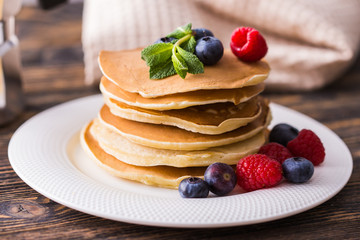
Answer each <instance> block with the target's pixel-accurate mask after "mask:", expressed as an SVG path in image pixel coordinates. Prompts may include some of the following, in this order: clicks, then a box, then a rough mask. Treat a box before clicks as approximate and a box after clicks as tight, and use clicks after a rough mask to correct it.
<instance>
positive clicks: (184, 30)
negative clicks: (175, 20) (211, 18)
mask: <svg viewBox="0 0 360 240" xmlns="http://www.w3.org/2000/svg"><path fill="white" fill-rule="evenodd" d="M191 25H192V24H191V23H188V24H186V25H184V26H181V27H178V28H176V29H175V31H173V32H172V33H170V34H169V35H167V37H173V38H177V39H180V38H182V37H184V36H186V35H188V34H191V33H192V30H191Z"/></svg>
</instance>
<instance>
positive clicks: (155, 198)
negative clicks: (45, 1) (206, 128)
mask: <svg viewBox="0 0 360 240" xmlns="http://www.w3.org/2000/svg"><path fill="white" fill-rule="evenodd" d="M102 103H103V101H102V97H101V96H100V95H96V96H90V97H85V98H81V99H77V100H74V101H70V102H67V103H64V104H61V105H58V106H56V107H53V108H51V109H48V110H46V111H44V112H42V113H40V114H38V115H36V116H34V117H33V118H31V119H30V120H28V121H27V122H25V123H24V124H23V125H22V126H21V127H20V128H19V129H18V130H17V131H16V132H15V134H14V135H13V137H12V139H11V141H10V145H9V160H10V162H11V165H12V167H13V168H14V170H15V172H16V173H17V174H18V175H19V177H20V178H21V179H22V180H24V182H26V183H27V184H28V185H29V186H30V187H32V188H33V189H35V190H36V191H38V192H39V193H41V194H43V195H44V196H46V197H48V198H50V199H52V200H54V201H56V202H58V203H61V204H63V205H65V206H68V207H70V208H73V209H76V210H79V211H82V212H85V213H88V214H92V215H95V216H99V217H104V218H108V219H113V220H117V221H124V222H129V223H136V224H144V225H153V226H166V227H191V228H196V227H225V226H236V225H245V224H253V223H260V222H266V221H270V220H275V219H279V218H283V217H287V216H290V215H294V214H296V213H300V212H303V211H306V210H308V209H310V208H313V207H315V206H317V205H319V204H321V203H323V202H325V201H326V200H328V199H330V198H331V197H333V196H334V195H335V194H337V193H338V192H339V191H340V190H341V189H342V188H343V187H344V185H345V184H346V183H347V181H348V180H349V177H350V175H351V172H352V157H351V154H350V152H349V150H348V148H347V147H346V145H345V144H344V142H343V141H342V140H341V139H340V138H339V137H338V136H337V135H336V134H335V133H333V132H332V131H331V130H329V129H328V128H326V127H325V126H324V125H322V124H320V123H319V122H316V121H315V120H313V119H311V118H309V117H307V116H305V115H303V114H300V113H298V112H295V111H293V110H290V109H288V108H285V107H282V106H279V105H277V104H271V109H272V111H273V117H274V118H273V122H272V125H274V124H276V123H279V122H286V123H290V124H292V125H294V126H295V127H297V128H299V129H302V128H308V129H312V130H313V131H314V132H316V133H317V134H318V135H319V137H320V138H321V140H322V141H323V143H324V146H325V149H326V159H325V162H324V163H323V164H322V165H320V166H318V167H316V168H315V174H314V176H313V177H312V179H311V180H310V181H309V182H307V183H305V184H289V183H286V182H283V183H281V184H280V185H279V186H277V187H274V188H270V189H264V190H258V191H254V192H250V193H241V192H240V190H239V189H235V190H234V192H233V194H231V195H230V196H225V197H209V198H206V199H183V198H181V197H180V196H179V194H178V192H177V191H176V190H169V189H162V188H157V187H150V186H146V185H143V184H140V183H135V182H130V181H126V180H122V179H118V178H115V177H113V176H110V175H108V174H107V173H105V172H104V171H103V170H102V169H99V168H98V167H97V166H96V165H95V164H94V163H93V162H92V161H91V160H90V159H89V158H88V157H87V156H86V155H85V153H84V152H83V151H82V149H81V147H80V143H79V136H78V134H79V131H80V129H81V128H82V127H83V126H84V124H86V123H87V122H89V121H90V120H91V119H92V118H94V117H95V116H96V115H97V113H98V111H99V109H100V107H101V105H102ZM329 211H331V210H330V209H329Z"/></svg>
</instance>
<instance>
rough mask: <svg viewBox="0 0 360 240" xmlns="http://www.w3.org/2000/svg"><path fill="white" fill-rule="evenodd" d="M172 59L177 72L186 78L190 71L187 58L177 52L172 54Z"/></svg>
mask: <svg viewBox="0 0 360 240" xmlns="http://www.w3.org/2000/svg"><path fill="white" fill-rule="evenodd" d="M171 60H172V63H173V64H174V68H175V71H176V73H177V74H179V75H180V77H181V78H183V79H184V78H185V77H186V73H187V71H188V66H187V65H186V62H185V60H184V59H183V58H182V57H181V55H180V54H179V53H177V52H176V53H175V54H173V55H172V56H171Z"/></svg>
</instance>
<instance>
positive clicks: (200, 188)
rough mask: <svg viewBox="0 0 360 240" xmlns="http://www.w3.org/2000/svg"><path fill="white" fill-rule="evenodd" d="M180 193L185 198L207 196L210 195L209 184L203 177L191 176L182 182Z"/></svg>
mask: <svg viewBox="0 0 360 240" xmlns="http://www.w3.org/2000/svg"><path fill="white" fill-rule="evenodd" d="M179 193H180V196H181V197H183V198H206V197H207V196H208V195H209V186H208V184H207V183H206V182H205V181H204V180H202V179H201V178H198V177H189V178H185V179H183V180H182V181H181V182H180V184H179Z"/></svg>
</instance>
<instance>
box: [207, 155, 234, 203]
mask: <svg viewBox="0 0 360 240" xmlns="http://www.w3.org/2000/svg"><path fill="white" fill-rule="evenodd" d="M204 178H205V182H207V184H208V185H209V189H210V191H211V192H212V193H214V194H216V195H218V196H224V195H226V194H228V193H229V192H231V191H232V190H233V189H234V187H235V185H236V174H235V171H234V169H233V168H232V167H230V166H229V165H227V164H225V163H219V162H218V163H213V164H211V165H210V166H209V167H208V168H207V169H206V171H205V174H204Z"/></svg>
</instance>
